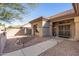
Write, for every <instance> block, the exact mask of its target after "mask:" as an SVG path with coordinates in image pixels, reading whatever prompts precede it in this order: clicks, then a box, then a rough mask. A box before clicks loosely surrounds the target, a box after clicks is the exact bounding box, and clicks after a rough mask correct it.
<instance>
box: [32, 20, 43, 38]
mask: <svg viewBox="0 0 79 59" xmlns="http://www.w3.org/2000/svg"><path fill="white" fill-rule="evenodd" d="M36 24H37V29H38V31H39V33H36V35H38V36H42V35H43V33H42V21H37V22H33V23H32V28H33V26H34V25H36ZM32 32H33V29H32ZM32 35H33V33H32Z"/></svg>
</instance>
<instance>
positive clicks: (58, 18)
mask: <svg viewBox="0 0 79 59" xmlns="http://www.w3.org/2000/svg"><path fill="white" fill-rule="evenodd" d="M78 10H79V4H73V9H70V10H66V11H64V12H61V13H59V14H56V15H54V16H50V17H47V18H44V17H39V18H37V19H34V20H32V21H31V22H30V23H31V24H32V35H34V36H41V37H43V36H50V37H61V38H67V39H68V38H71V39H70V40H73V41H77V40H79V11H78Z"/></svg>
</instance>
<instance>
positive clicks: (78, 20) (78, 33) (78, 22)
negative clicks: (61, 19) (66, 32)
mask: <svg viewBox="0 0 79 59" xmlns="http://www.w3.org/2000/svg"><path fill="white" fill-rule="evenodd" d="M74 23H75V25H74V27H75V31H74V32H75V34H74V40H75V41H77V40H79V16H77V17H74Z"/></svg>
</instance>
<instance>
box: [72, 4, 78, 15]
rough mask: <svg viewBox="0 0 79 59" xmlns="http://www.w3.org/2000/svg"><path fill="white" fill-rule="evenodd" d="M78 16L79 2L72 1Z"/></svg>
mask: <svg viewBox="0 0 79 59" xmlns="http://www.w3.org/2000/svg"><path fill="white" fill-rule="evenodd" d="M72 6H73V9H74V11H75V14H76V16H79V3H72Z"/></svg>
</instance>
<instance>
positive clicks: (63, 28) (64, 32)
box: [59, 25, 70, 38]
mask: <svg viewBox="0 0 79 59" xmlns="http://www.w3.org/2000/svg"><path fill="white" fill-rule="evenodd" d="M59 37H64V38H69V37H70V25H59Z"/></svg>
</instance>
